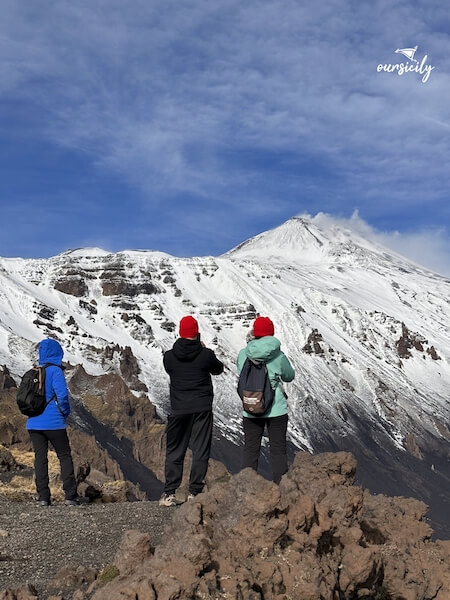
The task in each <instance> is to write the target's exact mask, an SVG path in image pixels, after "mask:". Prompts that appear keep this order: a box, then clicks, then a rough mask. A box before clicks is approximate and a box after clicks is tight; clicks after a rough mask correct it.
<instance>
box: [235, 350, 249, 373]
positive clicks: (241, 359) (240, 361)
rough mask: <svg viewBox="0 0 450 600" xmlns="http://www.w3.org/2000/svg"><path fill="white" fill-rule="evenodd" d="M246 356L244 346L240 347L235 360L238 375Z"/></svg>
mask: <svg viewBox="0 0 450 600" xmlns="http://www.w3.org/2000/svg"><path fill="white" fill-rule="evenodd" d="M246 358H247V353H246V352H245V348H242V350H241V351H240V352H239V354H238V357H237V361H236V364H237V370H238V374H239V375H240V373H241V371H242V367H243V366H244V363H245V359H246Z"/></svg>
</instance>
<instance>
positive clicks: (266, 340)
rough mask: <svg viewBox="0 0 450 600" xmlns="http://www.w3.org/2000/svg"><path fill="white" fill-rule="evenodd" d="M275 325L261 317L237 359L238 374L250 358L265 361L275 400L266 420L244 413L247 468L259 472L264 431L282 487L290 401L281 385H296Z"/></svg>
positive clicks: (276, 474)
mask: <svg viewBox="0 0 450 600" xmlns="http://www.w3.org/2000/svg"><path fill="white" fill-rule="evenodd" d="M273 334H274V325H273V323H272V321H271V320H270V319H269V317H258V318H257V319H255V321H254V323H253V339H252V340H250V341H249V342H248V344H247V346H246V347H245V348H243V349H242V350H241V351H240V352H239V356H238V359H237V368H238V372H239V373H240V372H241V371H242V367H243V366H244V363H245V361H246V359H247V358H249V359H251V360H254V361H255V362H261V361H264V362H265V363H266V367H267V372H268V374H269V380H270V384H271V386H272V388H273V389H274V390H275V398H274V401H273V404H272V406H271V407H270V409H269V411H268V412H267V413H265V414H264V415H262V416H256V415H251V414H249V413H247V412H245V411H243V426H244V457H243V468H244V469H245V468H246V467H251V468H252V469H254V470H255V471H256V470H257V469H258V459H259V455H260V451H261V441H262V437H263V434H264V429H265V427H267V433H268V436H269V443H270V456H271V460H272V472H273V481H274V482H275V483H280V480H281V477H282V476H283V475H284V473H286V471H287V450H286V433H287V424H288V406H287V397H286V394H285V393H284V390H283V387H282V384H281V382H282V381H286V382H288V381H292V380H293V379H294V376H295V372H294V369H293V368H292V365H291V363H290V362H289V360H288V359H287V357H286V355H285V354H284V353H283V352H282V351H281V350H280V346H281V343H280V341H279V340H278V339H277V338H276V337H274V335H273Z"/></svg>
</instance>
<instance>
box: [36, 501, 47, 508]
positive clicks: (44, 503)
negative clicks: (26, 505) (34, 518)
mask: <svg viewBox="0 0 450 600" xmlns="http://www.w3.org/2000/svg"><path fill="white" fill-rule="evenodd" d="M38 506H42V508H46V507H48V506H50V500H38Z"/></svg>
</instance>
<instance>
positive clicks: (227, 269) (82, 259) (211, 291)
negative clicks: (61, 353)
mask: <svg viewBox="0 0 450 600" xmlns="http://www.w3.org/2000/svg"><path fill="white" fill-rule="evenodd" d="M449 298H450V282H449V281H448V280H447V279H446V278H445V277H442V276H440V275H437V274H435V273H432V272H430V271H427V270H426V269H423V268H421V267H419V266H417V265H414V264H412V263H411V262H409V261H408V260H406V259H405V258H402V257H400V256H398V255H395V254H394V253H392V252H390V251H388V250H387V249H386V248H383V247H381V246H377V245H375V244H373V243H371V242H369V241H367V240H365V239H363V238H361V237H359V236H358V235H356V234H354V233H353V232H351V231H348V230H345V229H343V228H342V227H338V226H336V225H333V226H330V225H329V224H328V223H327V221H326V220H321V219H320V218H314V219H307V218H303V217H302V218H293V219H290V220H289V221H287V222H286V223H284V224H283V225H281V226H280V227H277V228H275V229H273V230H271V231H268V232H265V233H262V234H260V235H258V236H256V237H255V238H252V239H250V240H248V241H246V242H244V243H243V244H241V245H240V246H238V247H237V248H234V249H233V250H230V251H229V252H227V253H226V254H225V255H222V256H219V257H200V258H175V257H172V256H170V255H167V254H164V253H161V252H140V251H125V252H119V253H116V254H108V253H107V252H105V251H103V250H101V249H96V248H88V249H79V250H75V251H68V252H65V253H63V254H61V255H59V256H56V257H53V258H50V259H46V260H43V259H42V260H34V259H33V260H26V259H0V363H1V364H6V365H8V366H9V367H10V369H11V370H12V372H13V373H14V374H16V375H18V374H20V373H22V372H23V371H24V370H25V369H26V368H27V367H28V366H29V365H30V364H31V362H32V360H33V359H34V345H35V343H36V342H38V341H39V340H40V339H42V338H43V337H44V336H47V335H50V336H53V337H56V338H57V339H59V340H60V341H61V343H62V344H63V346H64V348H65V349H66V357H67V359H68V360H69V361H70V362H72V363H79V362H81V363H83V364H84V366H85V368H86V370H87V371H88V372H90V373H100V372H104V371H107V370H117V369H118V368H119V362H120V361H119V358H120V356H119V352H118V351H117V350H116V351H114V350H113V348H114V346H115V345H116V344H117V345H119V346H121V347H125V346H129V347H130V348H131V350H132V352H133V354H134V356H135V357H136V358H137V361H138V365H139V367H140V373H139V379H140V380H141V381H142V382H143V383H145V385H146V386H147V388H148V390H149V397H150V398H151V400H152V402H154V404H155V405H156V406H157V407H158V408H159V409H160V412H162V413H164V412H165V410H166V408H167V400H168V385H167V377H166V375H165V374H164V372H163V370H162V352H163V351H164V350H166V349H168V348H169V347H170V346H171V345H172V343H173V341H174V340H175V339H176V333H177V331H176V324H177V323H178V320H179V319H180V318H181V317H182V316H183V315H185V314H193V315H194V316H196V317H197V318H198V320H199V322H200V326H201V332H202V339H203V340H204V341H205V342H206V343H207V345H209V346H211V347H213V348H214V349H215V350H216V352H217V354H218V355H219V356H220V357H221V358H222V359H223V360H224V361H225V363H226V365H227V369H226V371H225V373H224V374H223V375H221V376H219V377H218V378H217V379H216V420H217V423H218V424H219V428H220V429H221V431H222V434H223V435H224V436H225V437H227V438H228V439H231V440H236V439H237V438H238V437H239V435H240V410H239V403H238V401H237V396H236V393H235V384H236V373H235V368H234V361H235V358H236V355H237V353H238V351H239V349H240V348H241V347H242V346H243V345H244V344H245V338H246V335H247V333H248V330H249V328H250V326H251V323H252V321H253V319H254V318H255V316H256V315H257V314H262V315H269V316H270V317H271V318H272V319H273V321H274V323H275V329H276V335H277V337H279V339H280V340H281V342H282V349H283V350H284V351H285V352H286V354H287V355H288V356H289V358H290V359H291V361H292V363H293V365H294V367H295V369H296V372H297V376H296V379H295V381H294V382H293V383H291V384H289V385H287V386H286V388H287V392H288V394H289V400H290V410H291V415H290V436H291V440H292V442H293V443H294V444H295V446H297V447H301V448H304V449H309V450H313V449H318V448H322V449H323V448H326V447H330V448H331V447H346V444H348V445H349V447H350V449H354V447H355V445H356V446H358V447H359V448H360V450H361V452H366V450H367V449H368V448H370V451H369V450H367V451H368V454H367V456H372V457H373V456H375V455H377V452H380V453H383V452H385V451H386V449H387V448H394V449H397V450H399V451H400V452H402V453H404V454H405V455H406V454H409V455H411V456H415V457H417V458H420V459H421V460H422V461H423V462H427V461H429V462H430V461H431V460H433V461H435V460H437V459H436V456H437V455H438V456H444V457H445V455H446V452H447V451H448V441H449V439H450V434H449V430H448V427H449V422H450V414H449V404H448V390H450V366H449V360H450V341H449V323H450V301H449ZM324 440H327V442H326V443H325V442H324ZM383 460H384V459H383ZM396 460H397V459H396ZM446 464H447V465H448V463H446ZM428 468H431V465H430V464H429V465H428ZM435 468H436V467H435V465H434V464H433V469H435Z"/></svg>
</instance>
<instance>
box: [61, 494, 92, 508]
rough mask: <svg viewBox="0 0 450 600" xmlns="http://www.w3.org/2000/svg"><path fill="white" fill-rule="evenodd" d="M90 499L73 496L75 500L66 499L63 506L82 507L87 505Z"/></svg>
mask: <svg viewBox="0 0 450 600" xmlns="http://www.w3.org/2000/svg"><path fill="white" fill-rule="evenodd" d="M89 502H90V499H89V498H86V497H85V496H75V498H67V499H66V500H64V504H65V505H66V506H84V505H85V504H89Z"/></svg>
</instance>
